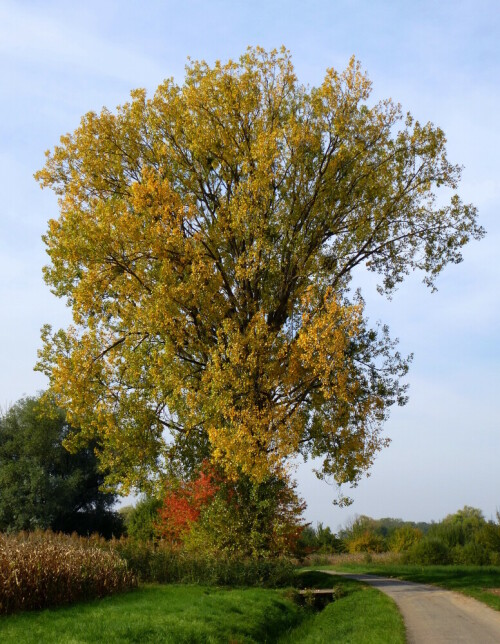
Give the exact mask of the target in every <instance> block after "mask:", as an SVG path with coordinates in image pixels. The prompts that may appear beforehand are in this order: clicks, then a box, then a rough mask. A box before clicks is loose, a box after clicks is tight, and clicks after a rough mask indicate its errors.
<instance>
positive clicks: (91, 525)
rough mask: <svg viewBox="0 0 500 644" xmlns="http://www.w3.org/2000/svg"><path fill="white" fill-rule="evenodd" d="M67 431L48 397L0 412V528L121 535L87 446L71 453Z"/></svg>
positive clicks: (110, 498) (111, 500)
mask: <svg viewBox="0 0 500 644" xmlns="http://www.w3.org/2000/svg"><path fill="white" fill-rule="evenodd" d="M71 430H72V428H71V427H70V426H69V425H68V423H67V422H66V419H65V414H64V412H63V411H62V410H61V409H58V408H57V407H56V406H55V405H54V404H50V402H49V399H48V397H46V398H45V400H44V401H43V403H41V402H40V399H39V398H23V399H22V400H19V401H18V402H17V403H16V404H15V405H13V406H12V407H10V409H8V410H7V411H6V412H5V413H4V414H2V415H0V531H17V530H33V529H35V528H41V529H47V528H51V529H52V530H54V531H58V532H59V531H60V532H67V533H71V532H73V531H76V532H78V533H80V534H90V533H93V532H99V533H101V534H102V535H104V536H106V537H111V535H112V534H114V535H115V536H119V535H120V534H121V532H122V529H123V526H122V521H121V519H120V517H119V516H118V515H117V514H115V513H114V512H113V511H112V509H111V508H112V506H113V504H114V502H115V496H114V495H113V494H109V493H105V492H102V491H101V490H100V489H99V488H100V487H101V486H102V484H103V482H104V474H103V473H101V472H100V471H99V467H98V465H99V464H98V461H97V458H96V455H95V454H94V451H93V446H90V447H86V448H84V449H80V450H78V451H77V452H76V453H75V454H70V453H69V452H68V451H67V450H66V449H65V448H64V446H63V441H64V439H65V438H66V436H67V435H68V433H69V432H70V431H71Z"/></svg>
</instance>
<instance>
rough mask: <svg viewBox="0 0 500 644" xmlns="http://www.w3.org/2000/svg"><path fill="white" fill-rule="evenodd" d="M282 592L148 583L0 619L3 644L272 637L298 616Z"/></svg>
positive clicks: (255, 639) (262, 639)
mask: <svg viewBox="0 0 500 644" xmlns="http://www.w3.org/2000/svg"><path fill="white" fill-rule="evenodd" d="M302 613H303V611H301V609H299V608H298V607H297V606H296V605H295V604H294V603H293V602H292V601H290V600H288V599H286V598H285V597H284V596H283V594H282V593H280V592H279V591H275V590H267V589H256V588H249V589H241V590H240V589H238V590H222V589H218V588H211V587H203V586H197V585H177V584H172V585H165V586H158V585H150V586H143V587H141V588H139V589H138V590H136V591H130V592H128V593H126V594H123V595H115V596H113V597H108V598H106V599H103V600H100V601H93V602H88V603H81V604H77V605H75V606H72V607H66V608H59V609H53V610H45V611H39V612H36V613H20V614H17V615H12V616H9V617H3V618H1V619H0V641H1V642H2V644H10V643H12V644H14V643H16V644H31V643H33V644H35V643H38V644H45V643H46V644H53V643H54V642H56V641H57V642H58V644H65V643H68V644H69V642H71V643H72V644H77V643H80V642H82V643H83V642H85V643H97V642H99V643H101V642H102V643H103V644H104V643H106V644H109V643H110V642H113V644H115V643H117V644H119V643H126V642H127V643H128V642H137V643H139V642H140V643H141V644H143V643H147V642H154V643H157V642H165V643H167V642H172V644H174V643H175V644H182V643H184V642H185V643H190V644H191V643H193V644H195V643H197V642H200V643H203V644H205V643H211V642H231V641H233V642H238V643H239V644H243V643H251V642H266V641H268V642H273V641H276V640H277V638H278V636H279V635H280V634H282V633H283V632H284V631H286V630H290V629H292V628H293V627H294V626H295V625H297V624H298V623H299V622H300V621H301V618H302Z"/></svg>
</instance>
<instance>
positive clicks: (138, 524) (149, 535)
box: [125, 497, 162, 541]
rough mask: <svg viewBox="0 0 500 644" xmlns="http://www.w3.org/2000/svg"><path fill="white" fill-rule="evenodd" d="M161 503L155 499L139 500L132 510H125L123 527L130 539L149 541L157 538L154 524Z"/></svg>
mask: <svg viewBox="0 0 500 644" xmlns="http://www.w3.org/2000/svg"><path fill="white" fill-rule="evenodd" d="M161 505H162V502H161V501H160V500H159V499H156V498H155V497H145V498H143V499H141V500H140V501H139V502H138V503H137V505H136V506H135V507H134V508H130V509H127V512H126V513H125V517H126V518H125V527H126V529H127V534H128V536H129V537H131V538H132V539H138V540H140V541H151V540H153V539H155V538H156V537H157V534H156V527H155V526H156V523H157V522H158V510H159V509H160V508H161Z"/></svg>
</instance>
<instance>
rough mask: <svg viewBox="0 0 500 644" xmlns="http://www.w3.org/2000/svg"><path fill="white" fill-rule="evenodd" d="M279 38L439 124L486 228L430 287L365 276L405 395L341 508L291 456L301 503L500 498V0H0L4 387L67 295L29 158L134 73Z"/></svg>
mask: <svg viewBox="0 0 500 644" xmlns="http://www.w3.org/2000/svg"><path fill="white" fill-rule="evenodd" d="M257 44H258V45H261V46H263V47H265V48H273V47H279V46H280V45H281V44H284V45H285V46H286V47H287V48H288V49H290V51H291V53H292V56H293V60H294V64H295V68H296V71H297V73H298V76H299V78H300V80H301V81H302V82H304V83H305V84H310V85H315V84H317V83H319V82H320V81H321V79H322V77H323V75H324V72H325V69H326V68H327V67H331V66H333V67H336V68H339V69H343V68H344V67H345V66H346V64H347V61H348V59H349V57H350V56H351V55H352V54H355V55H356V57H357V58H358V59H360V60H361V62H362V65H363V67H364V68H365V69H366V70H367V71H368V73H369V76H370V78H371V80H372V81H373V95H372V96H373V98H374V99H379V98H386V97H389V96H390V97H392V98H393V99H394V100H396V101H399V102H400V103H401V104H402V106H403V108H404V109H405V110H410V111H411V112H412V114H414V115H415V116H416V117H417V118H418V119H420V120H421V121H427V120H430V121H433V122H434V123H436V124H437V125H439V126H441V127H442V128H443V129H444V131H445V133H446V135H447V138H448V152H449V157H450V159H451V160H452V161H453V162H456V163H460V164H463V165H464V172H463V180H462V184H461V187H460V194H461V196H462V198H463V199H464V201H466V202H473V203H474V204H475V205H476V206H477V207H478V209H479V213H480V221H481V223H482V225H483V226H484V227H485V228H486V229H487V232H488V234H487V236H486V238H485V239H484V240H482V241H481V242H480V243H473V244H470V246H468V247H467V248H466V249H465V252H464V256H465V261H464V262H463V263H462V264H460V265H459V266H450V267H448V268H447V269H446V271H445V273H444V274H443V275H442V276H441V277H440V279H439V281H438V284H437V286H438V289H439V290H438V292H437V293H434V294H431V293H430V291H429V290H428V289H427V288H426V287H425V286H424V285H423V284H422V283H421V277H422V276H419V275H411V276H410V278H409V279H408V280H407V282H405V283H404V285H403V286H402V287H401V288H400V290H399V291H398V292H397V293H396V295H395V296H394V298H393V300H392V301H391V302H388V301H386V300H384V299H383V298H381V297H380V296H379V295H377V294H376V292H375V290H374V288H373V284H372V283H371V282H370V281H369V280H364V282H363V286H364V291H363V292H364V295H365V298H366V300H367V310H368V313H369V315H370V317H371V319H373V320H377V319H381V320H382V321H383V322H387V323H388V324H389V326H390V328H391V332H392V335H393V336H397V337H399V338H400V347H401V350H402V351H403V352H406V353H409V352H413V353H414V355H415V357H414V361H413V365H412V368H411V370H410V373H409V376H408V381H409V383H410V402H409V404H408V405H407V406H406V407H403V408H399V409H395V410H394V412H393V414H392V417H391V420H390V421H389V422H388V423H387V425H386V429H385V433H386V435H388V436H389V437H390V438H391V439H392V443H391V446H390V447H389V448H388V449H386V450H385V451H384V452H383V453H382V454H381V455H380V456H379V457H378V459H377V461H376V463H375V465H374V467H373V468H372V476H371V477H370V478H368V479H366V480H364V481H363V482H362V483H361V484H360V485H359V487H358V488H357V489H356V490H354V491H353V493H352V496H353V497H354V500H355V502H354V504H353V505H352V506H351V507H350V508H347V509H342V510H341V509H337V508H334V507H333V506H332V504H331V502H332V500H333V499H334V498H335V490H334V489H332V488H330V487H329V486H327V485H326V484H324V483H320V482H318V481H316V480H315V478H314V476H313V475H312V474H311V465H310V464H307V465H306V466H303V467H300V468H299V471H298V473H297V475H298V480H299V491H300V492H301V494H302V495H303V496H304V498H305V499H306V501H307V502H308V511H307V518H308V519H309V520H310V521H313V522H316V521H323V522H324V523H326V524H328V525H331V526H332V527H333V528H336V527H337V526H338V525H339V524H341V523H344V522H345V521H346V520H347V519H348V518H349V517H352V516H354V515H355V514H369V515H370V516H374V517H382V516H393V517H402V518H405V519H411V520H430V519H440V518H441V517H443V516H445V515H446V514H448V513H450V512H453V511H455V510H457V509H458V508H460V507H462V506H463V505H464V504H468V505H473V506H475V507H479V508H481V509H482V510H483V511H484V512H485V514H486V516H487V517H490V516H493V515H494V513H495V510H496V509H497V508H500V467H499V462H498V457H499V454H500V420H499V419H500V414H499V409H500V391H499V389H500V387H499V385H500V368H499V360H500V341H499V335H498V330H499V328H500V295H499V292H500V291H499V283H500V262H499V257H498V255H499V252H498V251H499V250H500V223H499V217H498V206H499V203H500V180H499V169H500V163H499V160H498V158H499V157H498V151H499V150H500V128H499V127H498V106H499V104H500V83H499V81H500V5H499V3H498V2H497V0H490V1H486V0H476V1H474V2H472V1H462V2H461V1H459V0H454V1H441V2H434V1H431V0H427V1H420V2H419V1H418V0H414V1H412V2H409V1H405V0H401V1H400V2H395V1H380V0H377V1H373V0H359V1H355V0H351V1H349V0H344V1H337V0H330V1H327V0H316V1H310V2H304V1H302V2H295V1H290V0H288V1H283V0H276V1H272V0H268V1H267V2H263V1H261V0H254V1H252V0H247V1H245V2H239V1H236V0H232V1H231V0H212V2H206V1H204V2H202V1H194V0H191V1H184V2H180V1H178V2H171V1H168V0H165V1H163V2H160V1H148V0H144V1H143V2H142V3H139V2H132V1H130V0H122V1H121V2H113V1H107V0H101V1H100V2H95V1H93V0H92V1H88V0H87V1H86V2H83V3H72V2H62V1H56V2H51V1H50V0H47V1H45V2H43V3H42V2H25V1H23V0H17V1H15V2H14V1H12V2H10V1H6V0H0V78H1V79H2V80H1V81H0V87H1V98H2V100H1V101H0V187H1V195H2V207H1V210H0V298H1V299H0V301H1V303H2V307H1V308H2V312H1V315H0V359H1V369H0V379H1V382H0V405H2V407H3V408H5V407H6V406H8V405H9V404H10V403H12V402H15V401H16V400H17V399H18V398H19V397H21V396H22V395H24V394H33V393H35V392H36V391H37V390H39V389H41V388H44V387H45V386H46V382H45V380H44V378H43V377H42V376H41V375H40V374H36V373H34V372H33V365H34V362H35V360H36V351H37V348H38V347H39V346H40V340H39V330H40V327H41V326H42V324H44V323H46V322H49V323H51V324H52V325H53V326H54V327H61V326H65V325H66V324H67V323H68V321H69V319H70V312H69V311H68V309H67V308H66V307H65V305H64V303H63V302H61V301H58V300H56V298H55V297H54V296H52V295H51V294H50V292H49V290H48V288H47V287H46V286H45V285H44V283H43V280H42V277H41V267H42V266H43V264H44V263H45V261H46V260H45V252H44V247H43V244H42V242H41V235H42V234H43V233H44V231H45V228H46V224H47V220H48V219H49V218H50V217H54V216H57V204H56V200H55V198H54V196H53V195H52V194H51V193H49V192H46V191H45V192H41V191H40V189H39V188H38V186H37V184H36V183H35V181H34V180H33V177H32V175H33V173H34V172H35V171H36V170H37V169H39V168H40V167H41V166H42V165H43V162H44V151H45V150H46V149H48V148H51V147H53V146H54V145H55V144H56V143H57V142H58V139H59V136H60V135H61V134H63V133H65V132H68V131H72V130H73V129H74V128H75V127H76V126H77V125H78V122H79V119H80V117H81V116H82V115H83V114H84V113H85V112H87V111H89V110H100V108H101V107H102V106H107V107H109V108H114V107H115V106H116V105H118V104H120V103H123V102H125V101H126V100H127V98H128V94H129V91H130V90H131V89H132V88H135V87H145V88H146V89H147V90H148V91H149V92H153V91H154V89H155V88H156V86H157V85H158V84H159V83H160V82H161V81H162V80H163V79H164V78H166V77H170V76H173V77H174V78H175V79H176V80H177V81H179V82H182V78H183V73H184V65H185V63H186V59H187V57H188V56H190V57H192V58H194V59H200V58H203V59H205V60H207V61H208V62H213V61H214V60H215V59H217V58H219V59H222V60H224V59H227V58H229V57H233V58H234V57H238V56H239V55H240V54H241V53H243V52H244V50H245V49H246V47H247V46H248V45H257Z"/></svg>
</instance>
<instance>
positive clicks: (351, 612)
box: [279, 571, 406, 644]
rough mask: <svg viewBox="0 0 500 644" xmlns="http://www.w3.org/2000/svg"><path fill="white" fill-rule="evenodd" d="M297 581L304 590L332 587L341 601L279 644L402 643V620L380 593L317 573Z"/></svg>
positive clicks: (309, 574) (308, 620)
mask: <svg viewBox="0 0 500 644" xmlns="http://www.w3.org/2000/svg"><path fill="white" fill-rule="evenodd" d="M301 578H302V579H301V585H302V586H304V587H309V588H332V587H333V588H336V590H337V592H338V593H339V594H340V595H341V597H340V599H338V600H337V601H335V602H333V603H332V604H329V605H328V606H327V607H326V608H325V609H324V610H323V611H321V612H320V613H317V614H315V615H310V616H309V617H308V618H306V619H305V620H304V621H303V622H302V624H300V626H298V627H297V628H296V629H294V630H293V631H292V632H291V633H287V634H285V635H284V636H283V637H282V638H281V639H280V640H279V642H280V644H302V643H304V644H316V643H317V644H324V643H325V642H341V643H342V644H403V642H405V641H406V639H405V627H404V623H403V619H402V617H401V615H400V613H399V611H398V609H397V608H396V604H395V603H394V602H393V601H392V599H390V598H389V597H387V596H386V595H384V594H383V593H381V592H380V591H378V590H376V589H374V588H370V587H368V586H365V585H364V584H360V583H359V582H357V581H354V580H352V579H346V578H344V577H338V578H335V577H332V576H331V575H327V574H324V573H321V572H320V571H308V572H304V573H302V575H301Z"/></svg>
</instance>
